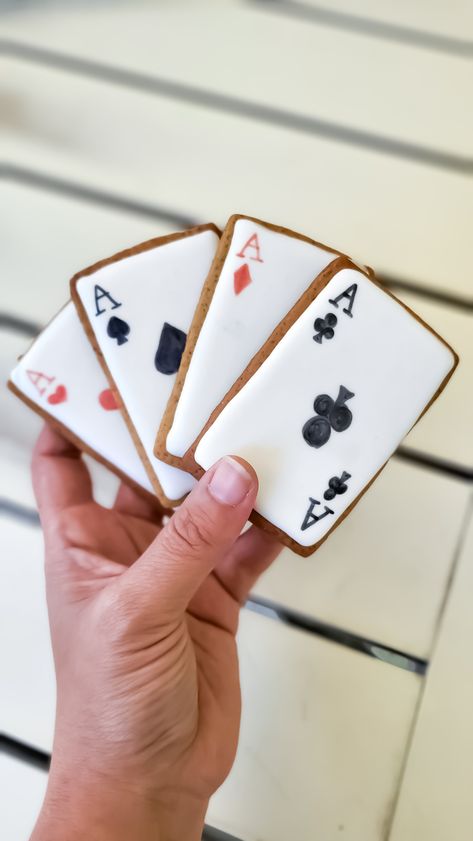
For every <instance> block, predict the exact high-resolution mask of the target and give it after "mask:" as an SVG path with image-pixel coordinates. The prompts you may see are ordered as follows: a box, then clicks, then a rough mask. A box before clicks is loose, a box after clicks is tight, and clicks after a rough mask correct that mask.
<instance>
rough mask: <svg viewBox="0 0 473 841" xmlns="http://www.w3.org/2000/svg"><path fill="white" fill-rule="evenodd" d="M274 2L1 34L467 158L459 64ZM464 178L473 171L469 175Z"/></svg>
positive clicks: (54, 13)
mask: <svg viewBox="0 0 473 841" xmlns="http://www.w3.org/2000/svg"><path fill="white" fill-rule="evenodd" d="M271 8H272V7H271V3H268V2H266V3H265V4H264V5H262V6H259V5H257V4H255V3H248V2H245V3H242V2H226V3H222V2H221V0H203V2H199V3H193V2H190V0H184V2H183V0H177V1H176V0H173V2H164V3H160V4H158V5H154V6H153V5H150V4H145V5H143V4H141V5H137V4H136V3H126V4H121V5H120V6H118V7H117V8H114V9H113V13H112V12H111V10H110V8H109V7H107V6H103V5H102V4H93V5H89V6H87V7H86V8H84V7H81V8H74V7H72V8H71V7H69V8H68V7H61V6H59V7H54V6H53V7H51V8H50V9H49V10H48V11H45V10H44V9H41V10H39V9H36V10H35V9H33V12H31V11H29V12H26V13H25V10H24V9H20V10H19V11H18V12H17V13H16V14H14V15H12V14H10V15H9V16H6V17H5V18H4V20H3V23H2V25H1V30H0V31H1V32H3V33H4V35H5V36H7V37H8V36H9V37H10V38H17V39H19V40H20V41H21V42H22V43H24V42H27V43H30V44H33V45H35V46H45V47H48V48H50V49H51V48H52V49H55V50H58V51H60V52H61V53H66V54H69V55H73V56H78V57H80V58H84V59H88V60H93V61H98V62H104V63H107V64H110V65H114V66H117V67H119V68H120V69H122V70H123V69H126V70H130V71H133V72H138V73H143V74H147V75H150V76H152V77H158V78H164V79H168V80H172V81H174V82H180V83H183V84H186V85H191V86H192V87H198V88H203V89H205V90H206V91H210V92H212V93H217V94H222V95H224V96H225V97H233V98H235V97H236V98H238V99H241V100H245V101H248V102H250V103H252V104H258V105H262V106H264V107H268V106H269V107H273V108H276V109H283V110H284V111H285V112H289V113H290V114H297V115H304V116H308V117H313V118H316V119H318V120H322V121H326V122H328V123H333V124H336V125H340V126H344V127H350V128H353V129H355V130H356V131H362V132H369V133H371V134H374V135H381V136H382V137H386V138H390V139H396V140H401V141H404V142H407V143H413V144H419V145H421V146H425V147H427V148H429V149H436V150H442V151H445V152H449V153H453V154H457V155H459V156H465V157H467V158H470V161H471V160H472V159H471V149H472V147H473V120H472V119H471V114H470V111H469V109H465V107H464V106H465V101H466V100H467V99H468V97H469V95H470V91H471V88H472V86H473V65H471V63H468V62H465V60H464V59H462V58H456V57H455V56H450V55H445V54H441V53H436V52H434V51H427V50H413V49H412V48H411V47H410V46H405V45H403V44H402V43H396V42H390V41H388V42H387V41H385V40H382V39H376V38H372V37H363V36H362V35H360V34H353V33H351V32H349V31H345V30H342V29H338V30H337V29H334V28H332V27H326V26H323V25H321V26H320V25H312V26H308V25H307V23H306V21H305V20H299V19H298V18H293V17H281V16H280V15H279V14H277V15H275V14H272V13H271ZM470 174H471V167H470Z"/></svg>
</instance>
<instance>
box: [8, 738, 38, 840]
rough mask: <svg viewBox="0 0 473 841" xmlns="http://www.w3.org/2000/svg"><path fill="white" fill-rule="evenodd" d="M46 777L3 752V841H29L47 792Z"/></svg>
mask: <svg viewBox="0 0 473 841" xmlns="http://www.w3.org/2000/svg"><path fill="white" fill-rule="evenodd" d="M47 779H48V777H47V774H46V772H45V771H41V770H40V769H39V768H35V767H32V766H31V765H27V764H26V763H25V762H22V761H21V760H19V759H15V758H13V757H12V756H7V754H1V753H0V832H1V835H2V841H28V839H29V837H30V834H31V831H32V829H33V827H34V824H35V821H36V818H37V815H38V812H39V810H40V808H41V803H42V802H43V797H44V794H45V791H46V784H47Z"/></svg>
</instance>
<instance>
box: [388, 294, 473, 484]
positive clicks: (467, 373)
mask: <svg viewBox="0 0 473 841" xmlns="http://www.w3.org/2000/svg"><path fill="white" fill-rule="evenodd" d="M400 297H401V298H402V300H403V301H405V303H406V304H408V305H409V306H410V307H412V309H414V310H415V311H416V312H418V313H419V315H421V316H422V318H425V320H426V322H427V323H428V324H430V325H431V326H432V327H433V328H434V329H435V330H437V331H438V332H439V333H440V335H441V336H443V337H444V338H445V339H446V340H447V341H448V342H450V344H451V345H452V347H453V348H455V350H456V351H457V353H458V355H459V356H460V364H459V366H458V368H457V370H456V371H455V373H454V375H453V377H452V379H451V380H450V382H449V383H448V385H447V387H446V389H445V392H444V393H443V394H441V395H440V397H439V398H438V400H437V401H436V403H435V404H434V405H433V406H432V407H431V408H430V409H429V411H428V412H427V414H426V415H425V416H424V417H423V418H422V419H421V420H420V421H419V423H418V424H417V425H416V426H415V427H414V429H413V430H412V432H410V434H409V435H408V436H407V438H406V440H405V442H404V445H405V447H406V448H407V449H408V450H417V451H419V452H421V453H424V454H426V455H427V454H430V455H435V456H437V457H438V458H441V459H443V460H445V461H450V462H453V463H454V464H457V465H459V466H463V467H467V468H468V469H469V470H470V472H471V474H472V475H473V437H472V434H471V433H472V429H473V401H472V400H471V397H470V394H471V383H472V381H473V312H467V311H466V310H461V309H458V308H456V307H450V306H445V305H441V304H438V303H435V302H433V301H429V300H428V299H427V298H424V297H422V298H421V297H420V296H418V295H411V294H406V293H402V294H401V295H400Z"/></svg>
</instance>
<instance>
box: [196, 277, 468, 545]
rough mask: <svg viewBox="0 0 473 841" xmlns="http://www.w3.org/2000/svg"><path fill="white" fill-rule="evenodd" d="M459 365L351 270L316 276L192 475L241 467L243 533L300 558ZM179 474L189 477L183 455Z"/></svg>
mask: <svg viewBox="0 0 473 841" xmlns="http://www.w3.org/2000/svg"><path fill="white" fill-rule="evenodd" d="M457 363H458V357H457V356H456V354H455V352H454V351H453V350H452V349H451V348H450V347H449V345H448V344H447V343H446V342H445V341H444V340H443V339H441V337H440V336H438V335H437V334H436V333H435V332H434V331H433V330H432V329H431V328H430V327H428V325H426V324H425V323H424V322H423V321H422V320H421V319H420V318H419V317H418V316H417V315H415V314H414V313H413V312H412V311H411V310H409V309H408V308H407V307H406V306H405V305H403V304H402V303H401V302H400V301H398V300H397V299H396V298H395V297H394V296H393V295H391V294H390V293H388V292H387V291H386V290H384V289H383V288H382V287H381V286H380V284H378V283H377V282H376V281H375V280H374V279H373V278H372V277H371V276H369V275H368V274H365V273H362V272H361V271H359V270H357V269H356V268H355V267H344V268H340V269H339V270H336V271H335V272H334V273H333V274H331V273H329V272H326V273H325V277H324V276H323V275H321V276H320V278H319V279H318V280H317V281H315V282H314V284H313V285H312V287H311V288H310V289H309V290H308V291H307V293H306V294H305V295H304V296H302V298H301V299H300V301H299V302H298V304H297V305H296V306H295V307H294V308H293V310H292V312H291V313H289V314H288V316H287V317H286V319H284V320H283V322H282V323H281V324H280V325H279V326H278V328H276V331H275V333H274V334H273V336H272V337H271V338H270V340H269V341H268V342H267V343H266V345H264V346H263V347H262V348H261V350H260V351H259V352H258V354H256V356H255V357H254V359H253V360H252V362H251V363H250V365H249V366H248V368H247V369H246V371H245V372H244V374H243V375H242V377H241V378H240V380H239V381H238V382H237V383H236V384H235V385H234V386H233V387H232V388H231V389H230V390H229V392H228V393H227V395H226V397H225V399H224V400H223V401H222V402H221V404H220V405H219V407H218V408H217V409H216V410H215V412H214V413H213V415H212V417H211V418H210V419H209V422H208V424H207V425H206V427H205V428H204V431H203V434H201V436H200V441H199V442H198V444H197V447H196V449H195V454H194V456H195V460H194V468H195V465H198V466H199V467H200V470H199V469H194V472H195V475H200V472H202V469H207V468H208V467H209V466H210V465H211V464H213V463H214V462H215V461H216V460H217V459H218V458H220V457H221V456H223V455H224V454H226V453H229V452H230V453H233V454H234V455H237V456H240V457H242V458H244V459H246V460H247V461H249V462H250V463H251V464H252V465H253V467H254V468H255V470H256V472H257V474H258V478H259V491H258V496H257V499H256V505H255V512H254V514H253V516H252V519H253V521H254V522H256V523H257V524H259V525H261V526H262V527H263V528H266V529H267V530H269V531H271V532H273V533H274V534H276V535H277V536H278V537H279V538H280V539H281V540H282V541H283V542H284V543H286V544H287V545H288V546H290V547H291V548H292V549H293V550H294V551H296V552H298V553H299V554H301V555H308V554H310V553H311V552H313V551H314V550H315V549H316V548H317V547H318V546H320V544H321V543H322V542H323V541H324V540H325V539H326V538H327V536H328V535H329V534H330V532H331V531H332V530H333V529H334V528H335V527H336V525H337V524H338V523H339V522H341V520H342V519H343V518H344V517H345V516H346V515H347V514H348V513H349V511H350V510H351V509H352V508H353V507H354V505H355V504H356V502H357V501H358V500H359V499H360V497H361V495H362V494H363V493H364V491H365V490H366V489H367V488H368V487H369V485H370V484H371V483H372V482H373V480H374V479H375V478H376V476H377V475H378V474H379V472H380V471H381V469H382V468H383V466H384V465H385V464H386V462H387V460H388V459H389V457H390V456H391V454H392V453H393V452H394V450H395V449H396V448H397V446H398V444H399V443H400V441H401V440H402V439H403V438H404V436H405V435H406V434H407V433H408V432H409V430H410V429H411V427H412V426H413V425H414V424H415V423H416V422H417V420H418V419H419V417H420V416H421V415H422V414H423V413H424V412H425V411H426V409H427V408H428V407H429V406H430V405H431V403H432V402H433V401H434V400H435V399H436V397H438V395H439V394H440V392H441V391H442V389H443V388H444V387H445V385H446V383H447V382H448V379H449V378H450V377H451V375H452V373H453V371H454V369H455V367H456V365H457ZM186 463H187V465H188V467H192V465H191V460H190V455H188V458H187V461H186ZM393 516H395V513H394V512H393Z"/></svg>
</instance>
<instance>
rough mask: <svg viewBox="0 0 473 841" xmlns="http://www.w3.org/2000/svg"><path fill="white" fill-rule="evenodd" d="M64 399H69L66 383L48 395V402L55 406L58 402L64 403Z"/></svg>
mask: <svg viewBox="0 0 473 841" xmlns="http://www.w3.org/2000/svg"><path fill="white" fill-rule="evenodd" d="M64 400H67V389H66V386H65V385H58V386H57V388H56V391H53V393H52V394H50V395H49V397H48V403H52V405H53V406H55V405H56V404H57V403H64Z"/></svg>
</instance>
